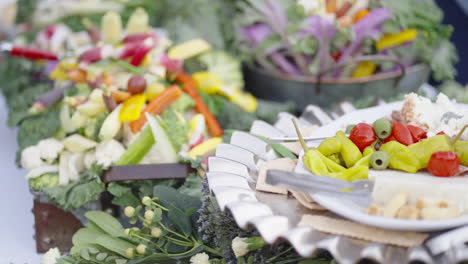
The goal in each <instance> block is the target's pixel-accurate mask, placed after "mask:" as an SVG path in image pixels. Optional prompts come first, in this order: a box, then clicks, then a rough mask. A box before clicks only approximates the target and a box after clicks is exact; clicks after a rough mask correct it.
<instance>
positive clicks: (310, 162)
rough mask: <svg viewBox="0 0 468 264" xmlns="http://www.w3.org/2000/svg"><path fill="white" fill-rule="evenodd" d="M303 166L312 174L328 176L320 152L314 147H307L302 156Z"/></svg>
mask: <svg viewBox="0 0 468 264" xmlns="http://www.w3.org/2000/svg"><path fill="white" fill-rule="evenodd" d="M303 161H304V166H305V167H306V168H307V169H308V170H309V171H310V172H312V173H313V174H316V175H320V176H328V174H329V172H328V167H327V164H326V163H325V161H324V160H323V159H322V157H321V153H320V152H319V151H318V150H316V149H309V150H307V152H306V153H305V155H304V157H303Z"/></svg>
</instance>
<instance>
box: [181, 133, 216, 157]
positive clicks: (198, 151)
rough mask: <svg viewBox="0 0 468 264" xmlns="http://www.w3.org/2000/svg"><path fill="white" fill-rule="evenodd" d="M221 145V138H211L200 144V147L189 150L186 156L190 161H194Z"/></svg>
mask: <svg viewBox="0 0 468 264" xmlns="http://www.w3.org/2000/svg"><path fill="white" fill-rule="evenodd" d="M221 143H223V139H222V138H220V137H215V138H211V139H209V140H207V141H205V142H203V143H201V144H200V145H197V146H196V147H194V148H193V149H191V150H190V152H189V154H188V156H189V158H191V159H196V158H197V157H200V156H206V155H208V154H209V153H210V152H212V151H214V150H215V149H216V147H217V146H218V145H219V144H221Z"/></svg>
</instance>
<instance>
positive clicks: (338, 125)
mask: <svg viewBox="0 0 468 264" xmlns="http://www.w3.org/2000/svg"><path fill="white" fill-rule="evenodd" d="M402 105H403V103H402V102H396V103H391V104H386V105H382V106H376V107H371V108H366V109H362V110H356V111H353V112H351V113H348V114H346V115H344V116H341V117H340V118H338V119H336V120H334V121H333V122H332V123H329V124H327V125H325V126H321V127H319V128H317V129H316V130H314V131H313V132H312V133H311V134H310V135H308V136H310V137H317V138H321V137H332V136H334V135H335V133H336V131H338V130H344V129H346V127H347V126H348V125H350V124H357V123H360V122H365V123H372V122H374V121H375V120H377V119H379V118H382V117H385V116H389V115H391V114H392V112H393V111H395V110H399V109H401V107H402ZM319 143H320V142H312V143H310V144H309V146H310V147H316V146H318V144H319ZM303 155H304V152H301V154H300V156H299V162H298V164H297V167H296V169H295V171H296V172H298V173H304V174H310V172H309V171H308V170H307V169H306V168H305V166H304V163H303V161H302V157H303ZM379 173H380V174H383V173H381V172H374V174H376V175H378V174H379ZM310 195H311V197H312V198H313V199H314V200H315V201H316V202H317V203H318V204H320V205H321V206H323V207H324V208H326V209H328V210H329V211H331V212H333V213H335V214H337V215H340V216H342V217H344V218H347V219H349V220H352V221H355V222H358V223H361V224H365V225H369V226H374V227H380V228H385V229H392V230H403V231H417V232H422V231H424V232H431V231H441V230H447V229H450V228H456V227H460V226H463V225H468V215H462V216H460V217H457V218H453V219H446V220H405V219H394V218H386V217H382V216H374V215H369V214H367V213H365V208H364V207H362V206H360V205H358V204H356V203H353V202H352V201H348V200H339V199H336V198H334V197H332V196H330V195H325V194H323V193H316V194H310Z"/></svg>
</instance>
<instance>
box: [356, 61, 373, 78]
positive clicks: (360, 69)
mask: <svg viewBox="0 0 468 264" xmlns="http://www.w3.org/2000/svg"><path fill="white" fill-rule="evenodd" d="M376 69H377V65H375V63H373V62H371V61H361V62H360V63H359V64H358V66H357V67H356V69H354V72H353V74H352V75H351V76H352V77H353V78H361V77H366V76H371V75H372V74H374V73H375V70H376Z"/></svg>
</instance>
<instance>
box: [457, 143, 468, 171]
mask: <svg viewBox="0 0 468 264" xmlns="http://www.w3.org/2000/svg"><path fill="white" fill-rule="evenodd" d="M454 147H455V153H457V155H458V157H459V158H460V163H461V164H462V165H463V166H468V141H457V142H455V144H454Z"/></svg>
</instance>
